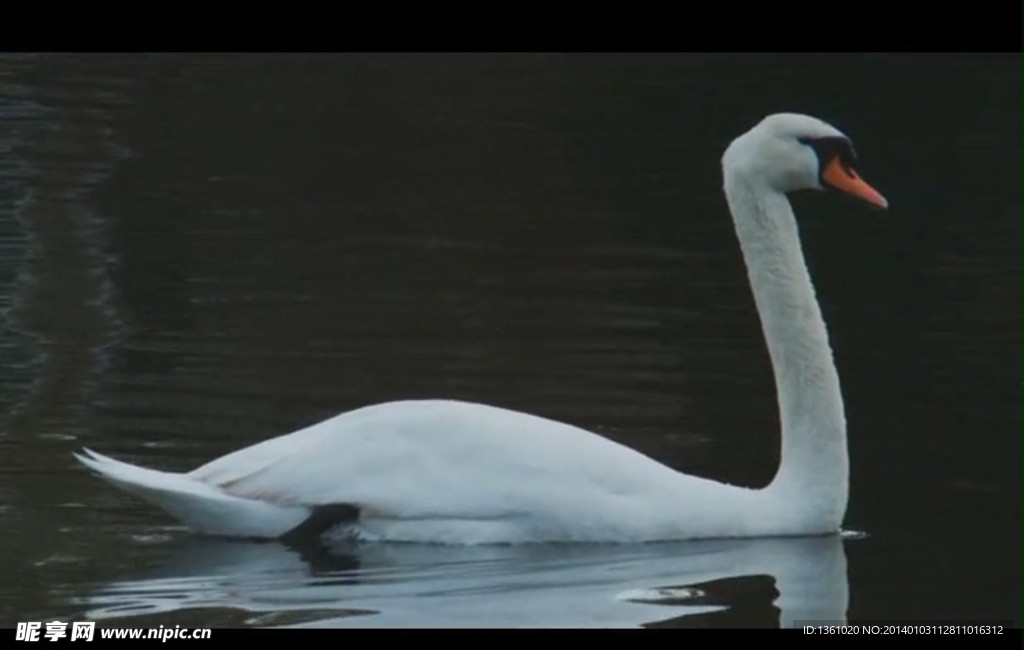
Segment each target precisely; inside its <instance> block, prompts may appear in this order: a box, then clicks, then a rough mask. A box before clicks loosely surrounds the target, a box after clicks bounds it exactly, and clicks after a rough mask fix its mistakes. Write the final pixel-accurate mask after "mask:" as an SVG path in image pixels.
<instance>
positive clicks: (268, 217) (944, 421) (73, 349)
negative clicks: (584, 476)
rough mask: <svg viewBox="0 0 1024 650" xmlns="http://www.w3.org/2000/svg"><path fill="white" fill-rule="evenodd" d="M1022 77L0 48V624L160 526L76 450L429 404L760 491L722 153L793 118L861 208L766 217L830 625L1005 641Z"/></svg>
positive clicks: (756, 410) (895, 59)
mask: <svg viewBox="0 0 1024 650" xmlns="http://www.w3.org/2000/svg"><path fill="white" fill-rule="evenodd" d="M1020 80H1021V64H1020V56H1019V55H1017V54H1012V55H967V54H932V55H917V54H901V55H811V54H803V55H753V54H750V55H724V54H717V55H695V54H685V55H667V54H661V55H653V54H652V55H610V54H609V55H597V54H590V55H539V54H509V55H411V54H404V55H344V56H341V55H339V56H330V55H118V56H110V55H78V56H46V55H7V56H4V57H0V81H3V83H4V85H3V86H2V88H0V117H2V118H3V122H2V124H3V131H2V133H3V138H4V140H3V141H2V143H0V144H3V145H4V146H3V148H2V149H0V174H2V176H0V187H2V190H3V194H2V196H3V199H4V200H3V204H2V206H0V209H2V212H0V235H2V238H0V242H2V244H0V245H2V253H3V254H2V256H0V301H2V302H0V307H2V308H3V309H4V310H5V311H4V313H5V314H6V318H5V321H4V323H5V327H4V329H3V331H2V333H0V355H3V356H2V361H3V365H2V366H0V390H2V392H0V407H2V408H3V411H4V412H5V413H7V415H6V417H4V418H3V419H2V420H0V426H2V428H0V499H2V500H0V520H2V525H3V526H4V527H5V528H6V529H7V530H9V531H12V534H11V535H9V536H8V539H7V540H6V542H0V550H3V551H4V553H3V556H4V559H3V560H0V571H2V572H4V573H3V574H0V575H6V576H7V577H8V578H9V579H10V580H9V582H8V580H3V582H7V583H8V584H10V585H12V587H11V589H10V591H9V592H8V593H6V594H5V593H3V592H2V591H0V608H3V607H5V606H6V607H10V608H11V609H12V611H22V610H24V609H25V608H26V607H28V608H34V609H35V610H37V611H40V612H45V611H51V610H57V609H60V608H61V607H63V606H64V605H65V603H66V602H67V600H66V599H67V598H68V597H69V595H70V594H74V593H76V590H78V589H79V588H80V587H79V585H80V584H83V583H84V582H85V581H87V580H96V579H102V578H103V577H104V576H113V575H116V574H117V572H118V570H119V569H123V568H125V567H127V566H130V565H131V563H132V555H133V550H132V548H133V547H132V545H131V544H130V543H127V542H126V543H125V544H124V545H123V546H118V548H117V549H116V550H115V549H112V548H111V547H110V546H111V545H110V542H109V540H110V539H122V540H123V539H124V537H123V536H122V537H120V538H119V537H118V536H117V532H116V531H119V530H122V529H123V527H125V526H130V525H136V526H138V525H141V524H139V523H138V522H139V521H140V518H141V521H142V522H143V523H147V524H152V523H156V522H161V523H163V522H165V520H164V519H163V518H162V517H161V515H159V514H154V513H151V512H150V511H149V510H148V508H146V507H145V506H142V505H139V504H137V503H135V502H134V501H132V500H130V499H128V498H121V497H119V496H116V495H114V494H112V493H111V492H110V491H108V490H107V489H106V488H104V487H102V485H101V484H100V483H98V482H96V481H95V480H94V479H92V478H89V477H87V476H86V475H85V474H84V473H82V472H80V471H79V470H78V469H77V468H75V467H73V465H72V461H71V459H70V456H69V454H70V452H71V451H72V450H73V449H76V448H77V447H79V446H81V445H88V446H92V447H95V448H97V449H99V450H101V451H104V452H106V453H111V454H114V455H118V454H120V455H121V456H123V457H126V458H128V459H130V460H134V461H136V462H142V463H145V464H149V465H153V466H158V467H162V468H178V469H187V468H191V467H193V466H195V465H198V464H200V463H201V462H204V461H205V460H208V459H210V458H212V457H215V456H216V455H219V454H221V453H224V452H226V451H229V450H231V449H234V448H237V447H239V446H242V445H246V444H251V443H254V442H257V441H259V440H262V439H264V438H266V437H269V436H271V435H275V434H277V433H282V432H285V431H288V430H292V429H294V428H297V427H299V426H302V425H306V424H309V423H312V422H315V421H317V420H320V419H322V418H324V417H327V416H329V415H333V414H334V413H336V412H338V411H342V410H347V409H350V408H355V407H358V406H361V405H365V404H367V403H373V402H381V401H388V400H392V399H401V398H415V397H434V396H437V397H452V398H457V399H465V400H472V401H481V402H487V403H492V404H496V405H500V406H505V407H508V408H514V409H520V410H525V411H529V412H531V413H536V414H539V415H543V416H546V417H550V418H555V419H560V420H566V421H570V422H572V423H574V424H578V425H580V426H583V427H585V428H589V429H591V430H595V431H598V432H601V433H602V434H605V435H607V436H609V437H612V438H614V439H617V440H620V441H623V442H625V443H627V444H629V445H630V446H633V447H635V448H637V449H640V450H641V451H644V452H645V453H648V454H650V455H652V456H653V457H655V458H657V459H658V460H661V461H662V462H665V463H666V464H669V465H671V466H673V467H676V468H678V469H680V470H683V471H686V472H691V473H697V474H702V475H706V476H710V477H713V478H716V479H720V480H726V481H730V482H736V483H740V484H744V485H751V486H760V485H764V484H766V483H767V482H768V481H769V480H770V479H771V477H772V475H773V473H774V471H775V467H776V464H777V462H778V451H777V446H778V433H777V431H778V426H777V411H776V406H775V394H774V386H773V385H772V378H771V368H770V366H769V362H768V358H767V355H766V354H765V349H764V343H763V340H762V338H761V332H760V327H759V324H758V321H757V314H756V312H755V310H754V306H753V302H752V298H751V296H750V290H749V287H748V285H747V284H746V275H745V271H744V268H743V262H742V258H741V256H740V253H739V249H738V246H737V245H736V241H735V235H734V233H733V231H732V225H731V223H730V220H729V215H728V212H727V210H726V207H725V204H724V200H723V196H722V193H721V178H720V167H719V158H720V156H721V153H722V151H723V150H724V148H725V146H726V145H727V144H728V143H729V141H730V140H731V139H732V138H733V137H735V136H736V135H738V134H739V133H741V132H743V131H745V130H746V129H748V128H749V127H750V126H752V125H753V124H754V123H756V121H758V120H759V119H760V118H761V117H763V116H764V115H765V114H768V113H771V112H776V111H798V112H804V113H808V114H811V115H814V116H817V117H820V118H822V119H825V120H826V121H829V122H831V123H832V124H834V125H836V126H837V127H839V128H840V129H842V130H844V131H845V132H846V133H847V134H848V135H849V136H850V137H851V138H852V139H853V141H854V143H855V145H856V147H857V150H858V153H859V155H860V161H861V172H862V174H863V176H864V177H865V178H866V179H867V180H868V181H869V182H870V183H872V184H873V185H874V186H875V187H876V188H878V189H879V191H881V192H882V193H883V194H884V195H885V196H886V197H887V198H888V199H889V202H890V206H891V207H890V210H889V211H887V212H884V213H877V212H870V211H867V210H865V209H863V208H862V207H861V206H859V205H857V204H855V203H853V202H847V201H845V200H841V199H840V198H838V197H836V196H830V195H825V194H801V195H798V196H794V197H793V202H794V207H795V210H796V212H797V215H798V218H799V220H800V222H801V229H802V230H801V232H802V236H803V240H804V248H805V253H806V257H807V259H808V263H809V265H810V267H811V271H812V275H813V278H814V282H815V286H816V288H817V290H818V295H819V299H820V301H821V303H822V308H823V311H824V315H825V319H826V321H827V323H828V326H829V332H830V335H831V340H832V345H833V349H834V351H835V356H836V361H837V365H838V367H839V372H840V376H841V379H842V384H843V391H844V397H845V401H846V407H847V417H848V422H849V436H850V453H851V467H852V486H851V487H852V489H851V499H850V508H849V511H848V516H847V519H846V527H847V528H849V529H853V530H857V531H863V532H866V533H867V534H868V537H867V539H864V540H859V541H857V542H855V543H850V544H848V545H847V553H848V557H849V580H850V590H851V606H850V619H851V621H856V620H857V619H874V620H877V619H890V620H899V619H903V620H907V619H915V618H916V619H948V618H957V619H967V618H975V619H982V620H993V619H996V618H998V619H1002V620H1012V621H1015V622H1016V623H1017V625H1019V621H1020V612H1021V607H1020V604H1021V603H1020V576H1021V566H1020V556H1021V535H1020V532H1021V527H1020V513H1021V503H1020V495H1021V487H1020V466H1021V446H1020V445H1021V442H1020V441H1021V421H1020V387H1021V361H1020V360H1021V350H1020V332H1021V323H1020V314H1021V305H1020V296H1021V286H1020V282H1021V258H1020V244H1021V229H1020V225H1021V141H1022V139H1021V135H1022V134H1021V81H1020ZM101 500H103V501H102V504H101ZM98 504H101V505H98ZM133 521H134V522H136V523H135V524H131V522H133ZM126 522H127V523H126ZM68 531H72V532H68ZM5 546H6V547H7V548H5ZM68 558H71V559H68ZM5 564H6V566H5ZM6 619H7V617H5V620H6ZM19 620H20V619H19Z"/></svg>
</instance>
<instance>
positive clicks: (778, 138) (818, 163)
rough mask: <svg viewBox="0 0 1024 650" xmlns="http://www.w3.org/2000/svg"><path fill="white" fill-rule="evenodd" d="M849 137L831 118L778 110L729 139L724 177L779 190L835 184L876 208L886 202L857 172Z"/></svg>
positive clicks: (786, 190)
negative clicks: (824, 118)
mask: <svg viewBox="0 0 1024 650" xmlns="http://www.w3.org/2000/svg"><path fill="white" fill-rule="evenodd" d="M856 165H857V156H856V154H855V153H854V151H853V145H852V144H851V143H850V139H849V138H848V137H846V135H844V134H843V132H842V131H840V130H839V129H837V128H835V127H834V126H832V125H831V124H828V123H826V122H823V121H821V120H819V119H817V118H814V117H810V116H808V115H800V114H797V113H776V114H775V115H769V116H768V117H766V118H764V119H763V120H761V121H760V122H759V123H758V124H757V125H756V126H755V127H754V128H752V129H750V130H749V131H747V132H746V133H744V134H743V135H741V136H740V137H738V138H736V139H735V140H733V141H732V144H730V145H729V147H728V149H726V150H725V155H724V156H723V157H722V167H723V170H724V172H725V175H726V178H727V179H728V178H729V177H730V175H735V176H739V177H743V178H745V179H747V180H748V181H751V182H756V183H764V184H767V185H768V186H769V187H771V188H772V189H775V190H777V191H780V192H794V191H796V190H812V189H813V190H823V189H834V190H838V191H840V192H843V193H845V194H849V195H851V196H854V197H857V198H859V199H862V200H864V201H867V202H868V203H870V204H871V205H873V206H875V207H878V208H886V207H888V205H889V204H888V202H887V201H886V200H885V197H883V196H882V195H881V194H879V193H878V192H877V191H876V190H875V189H874V188H873V187H871V186H870V185H868V184H867V183H865V182H864V181H863V179H861V178H860V176H858V175H857V171H856Z"/></svg>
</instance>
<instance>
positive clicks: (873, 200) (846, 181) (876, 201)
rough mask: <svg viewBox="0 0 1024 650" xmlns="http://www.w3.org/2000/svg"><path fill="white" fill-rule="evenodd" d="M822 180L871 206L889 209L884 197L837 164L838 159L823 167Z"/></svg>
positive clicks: (851, 171)
mask: <svg viewBox="0 0 1024 650" xmlns="http://www.w3.org/2000/svg"><path fill="white" fill-rule="evenodd" d="M821 178H822V180H824V181H825V182H826V183H828V184H829V185H831V186H832V187H834V188H836V189H837V190H841V191H843V192H846V193H847V194H852V195H853V196H856V197H857V198H858V199H862V200H864V201H867V202H868V203H870V204H871V205H873V206H875V207H878V208H882V209H883V210H884V209H885V208H887V207H889V202H888V201H886V200H885V197H884V196H882V195H881V194H879V193H878V191H877V190H876V189H875V188H873V187H871V186H870V185H868V184H867V183H865V182H864V180H863V179H862V178H861V177H860V176H858V175H857V172H855V171H853V170H852V169H848V168H846V167H843V165H842V164H840V162H839V157H838V156H836V157H835V158H833V159H832V162H830V163H829V164H828V166H827V167H825V171H824V172H822V174H821Z"/></svg>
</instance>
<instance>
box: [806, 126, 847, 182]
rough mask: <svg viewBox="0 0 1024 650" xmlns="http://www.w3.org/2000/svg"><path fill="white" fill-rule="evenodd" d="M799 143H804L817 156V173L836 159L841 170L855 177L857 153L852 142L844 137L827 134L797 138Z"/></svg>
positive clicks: (821, 171)
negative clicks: (820, 136)
mask: <svg viewBox="0 0 1024 650" xmlns="http://www.w3.org/2000/svg"><path fill="white" fill-rule="evenodd" d="M798 140H799V142H800V143H801V144H805V145H807V146H808V147H810V148H811V149H814V153H815V154H817V156H818V173H819V174H820V173H823V172H824V171H825V168H826V167H827V166H828V165H829V164H830V163H831V162H832V161H833V160H838V161H839V165H840V167H841V168H842V170H843V172H845V173H846V175H848V176H849V177H850V178H856V177H857V174H856V172H854V169H855V168H856V167H857V153H856V152H855V151H854V150H853V144H852V143H851V142H850V141H849V140H847V139H846V138H843V137H840V136H829V137H826V138H810V137H803V138H798Z"/></svg>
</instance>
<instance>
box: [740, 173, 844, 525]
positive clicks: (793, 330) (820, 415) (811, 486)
mask: <svg viewBox="0 0 1024 650" xmlns="http://www.w3.org/2000/svg"><path fill="white" fill-rule="evenodd" d="M725 193H726V198H727V200H728V202H729V208H730V210H731V211H732V215H733V220H734V221H735V224H736V234H737V236H738V237H739V241H740V246H741V247H742V249H743V257H744V260H745V261H746V265H747V274H748V276H749V278H750V286H751V288H752V289H753V293H754V299H755V301H756V303H757V311H758V314H759V315H760V318H761V327H762V329H763V331H764V336H765V340H766V341H767V344H768V352H769V354H770V355H771V361H772V367H773V370H774V373H775V384H776V389H777V391H778V402H779V413H780V416H781V424H782V458H781V463H780V465H779V471H778V473H777V474H776V476H775V479H774V480H773V481H772V483H771V485H769V486H768V488H767V489H766V492H770V493H775V494H778V495H779V496H780V498H782V499H785V500H787V501H789V502H790V503H791V504H792V505H793V506H794V507H796V505H797V504H800V508H801V509H802V510H803V512H801V513H799V515H798V516H799V518H800V519H801V522H802V525H804V526H810V527H812V528H816V527H821V528H823V530H821V531H817V532H828V531H829V530H835V529H836V528H838V526H839V524H840V523H842V518H843V515H844V513H845V511H846V502H847V496H848V489H849V461H848V456H847V449H846V418H845V416H844V414H843V398H842V394H841V392H840V388H839V375H838V373H837V372H836V367H835V364H834V363H833V360H832V350H831V348H830V347H829V343H828V333H827V332H826V331H825V322H824V320H823V319H822V317H821V310H820V308H819V306H818V301H817V300H816V298H815V295H814V287H813V285H812V284H811V278H810V276H809V275H808V272H807V265H806V263H805V262H804V257H803V251H802V249H801V246H800V235H799V232H798V230H797V224H796V219H795V218H794V216H793V209H792V207H791V206H790V204H789V200H788V199H787V198H786V195H785V194H783V193H781V192H779V191H776V190H774V189H772V188H770V187H768V186H766V185H764V184H760V183H758V182H757V181H756V179H751V178H749V177H744V176H743V175H742V174H740V173H730V172H729V171H727V172H726V177H725ZM790 497H792V500H790ZM791 514H793V513H791ZM807 532H815V531H807Z"/></svg>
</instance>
